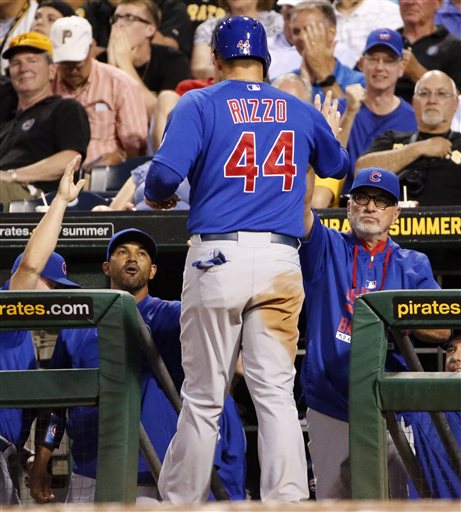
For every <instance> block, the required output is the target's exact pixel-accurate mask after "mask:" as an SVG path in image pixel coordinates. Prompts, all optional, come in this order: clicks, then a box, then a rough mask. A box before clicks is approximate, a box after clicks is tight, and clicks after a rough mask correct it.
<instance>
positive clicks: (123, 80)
mask: <svg viewBox="0 0 461 512" xmlns="http://www.w3.org/2000/svg"><path fill="white" fill-rule="evenodd" d="M53 89H54V93H55V94H59V95H60V96H63V97H64V98H74V99H75V100H77V101H78V102H80V104H81V105H82V106H83V107H84V108H85V110H86V113H87V114H88V120H89V122H90V128H91V140H90V144H89V146H88V150H87V156H86V162H92V161H93V160H96V159H97V158H98V157H100V156H101V155H104V154H106V153H112V152H114V151H119V152H122V153H123V152H125V151H126V152H129V153H130V154H131V155H132V156H134V155H135V154H143V153H144V152H145V150H146V143H147V124H148V119H147V111H146V107H145V105H144V99H143V95H142V89H141V85H140V84H139V83H138V82H137V81H136V80H135V79H134V78H132V77H131V76H129V75H128V74H127V73H125V71H122V70H121V69H118V68H116V67H114V66H111V65H109V64H104V63H102V62H98V61H97V60H93V61H92V65H91V72H90V76H89V78H88V81H87V83H86V84H85V85H84V86H83V87H82V88H80V89H78V90H72V89H70V88H68V87H67V86H66V85H65V84H64V83H63V82H62V81H61V80H59V77H57V78H56V80H55V82H54V87H53Z"/></svg>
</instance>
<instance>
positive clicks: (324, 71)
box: [290, 0, 365, 100]
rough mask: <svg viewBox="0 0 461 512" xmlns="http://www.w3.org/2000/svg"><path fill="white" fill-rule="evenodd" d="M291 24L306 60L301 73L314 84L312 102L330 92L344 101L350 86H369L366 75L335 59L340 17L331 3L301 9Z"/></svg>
mask: <svg viewBox="0 0 461 512" xmlns="http://www.w3.org/2000/svg"><path fill="white" fill-rule="evenodd" d="M290 23H291V32H292V37H293V43H294V45H295V46H296V49H297V50H298V52H299V54H300V55H301V56H302V64H301V69H300V71H299V72H300V74H301V77H302V78H304V79H306V80H308V81H309V82H310V83H311V84H312V100H313V99H314V97H315V95H316V94H320V95H321V98H322V99H323V98H324V94H325V93H326V92H327V91H328V90H331V91H332V93H333V97H334V98H340V97H342V96H344V94H345V90H346V87H347V86H348V85H349V84H356V83H359V84H361V85H362V86H365V79H364V76H363V74H362V73H360V72H359V71H353V70H352V69H350V68H348V67H347V66H345V65H344V64H342V63H341V62H340V61H339V60H338V59H336V58H335V57H334V54H333V52H334V41H335V37H336V17H335V13H334V11H333V7H332V6H331V4H330V3H329V2H327V1H326V0H319V1H312V2H308V3H303V4H300V5H298V6H297V7H295V8H294V10H293V12H292V14H291V21H290Z"/></svg>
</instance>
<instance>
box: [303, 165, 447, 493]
mask: <svg viewBox="0 0 461 512" xmlns="http://www.w3.org/2000/svg"><path fill="white" fill-rule="evenodd" d="M311 179H313V177H311ZM350 192H351V198H350V199H349V201H348V204H347V218H348V220H349V223H350V232H348V233H344V232H338V231H336V230H334V229H330V228H327V227H325V226H323V225H322V224H321V222H320V220H319V217H318V216H317V214H316V213H315V212H313V211H312V210H311V208H310V203H308V204H307V208H306V219H305V222H306V228H307V230H308V239H307V240H306V241H304V242H303V243H302V246H301V249H300V259H301V267H302V270H303V280H304V289H305V293H306V303H305V304H306V306H305V307H306V353H307V355H306V357H305V358H304V360H303V363H302V368H301V375H300V380H301V385H302V390H303V396H304V400H305V403H306V405H307V407H308V410H307V421H308V432H309V452H310V455H311V458H312V463H313V471H314V475H315V477H316V480H317V482H316V496H317V499H325V498H337V499H350V498H351V490H350V469H349V424H348V385H349V356H350V342H351V334H352V333H351V329H352V316H353V313H354V305H355V299H356V297H357V296H358V295H360V294H363V293H368V292H373V291H379V290H411V289H438V288H439V285H438V284H437V282H436V281H435V280H434V277H433V275H432V269H431V265H430V263H429V260H428V258H427V256H426V255H425V254H422V253H420V252H416V251H413V250H407V249H402V248H401V247H400V246H399V245H398V244H396V243H395V242H394V241H393V240H392V239H391V237H390V236H389V229H390V227H391V225H392V224H393V223H394V222H395V221H396V220H397V218H398V217H399V215H400V208H399V206H398V201H399V194H400V187H399V179H398V177H397V176H396V175H395V174H394V173H392V172H390V171H389V170H386V169H381V168H376V167H374V168H366V169H362V170H361V171H359V172H358V174H357V176H356V177H355V180H354V183H353V184H352V187H351V191H350ZM412 334H414V335H415V336H416V337H417V338H419V339H420V340H422V341H426V342H440V341H445V340H446V339H447V338H448V337H449V335H450V331H449V330H419V331H414V332H413V333H412ZM406 369H407V368H406V365H405V363H404V361H403V358H402V357H401V355H400V354H399V353H397V352H395V351H391V352H389V354H388V364H387V370H388V371H404V370H406ZM389 469H390V471H389V491H390V497H391V498H405V497H406V496H407V491H406V489H407V485H406V483H407V476H406V473H405V470H404V468H403V465H402V462H401V460H400V457H399V456H398V454H397V452H396V448H395V446H394V445H393V443H392V442H391V441H389ZM401 478H403V481H402V479H401Z"/></svg>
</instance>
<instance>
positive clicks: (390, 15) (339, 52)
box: [333, 0, 403, 68]
mask: <svg viewBox="0 0 461 512" xmlns="http://www.w3.org/2000/svg"><path fill="white" fill-rule="evenodd" d="M333 8H334V10H335V15H336V46H335V57H336V58H337V59H338V60H339V61H340V62H342V63H343V64H345V65H346V66H349V67H350V68H354V67H355V66H356V65H357V63H358V61H359V59H360V57H361V56H362V54H363V49H364V48H365V42H366V40H367V37H368V34H369V33H370V32H372V31H373V30H375V29H377V28H380V27H382V26H386V27H387V28H390V29H392V30H396V29H398V28H400V27H401V26H402V25H403V22H402V18H401V16H400V12H399V7H398V5H397V4H396V3H394V2H392V1H391V0H335V2H333Z"/></svg>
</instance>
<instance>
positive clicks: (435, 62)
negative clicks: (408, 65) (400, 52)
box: [395, 25, 461, 102]
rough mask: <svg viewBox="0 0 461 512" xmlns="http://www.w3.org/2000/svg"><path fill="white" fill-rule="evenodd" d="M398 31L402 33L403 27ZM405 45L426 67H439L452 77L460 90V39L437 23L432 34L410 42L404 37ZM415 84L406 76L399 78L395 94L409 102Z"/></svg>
mask: <svg viewBox="0 0 461 512" xmlns="http://www.w3.org/2000/svg"><path fill="white" fill-rule="evenodd" d="M398 32H400V33H401V34H402V33H403V29H399V30H398ZM404 43H405V47H406V48H408V47H411V49H412V52H413V53H414V55H415V57H416V59H417V60H418V62H419V63H420V64H421V65H422V66H424V67H425V68H426V69H428V70H431V69H439V70H440V71H443V72H444V73H446V74H447V75H448V76H449V77H450V78H452V79H453V80H454V81H455V83H456V87H457V88H458V90H461V64H460V57H461V39H458V38H457V37H455V36H453V35H451V34H450V33H449V32H448V30H447V29H446V28H445V27H444V26H443V25H437V29H436V30H435V32H433V33H432V34H430V35H428V36H425V37H422V38H421V39H418V41H415V42H414V43H410V42H409V41H408V40H407V39H406V38H405V37H404ZM414 88H415V84H414V82H412V81H411V80H410V79H408V78H406V77H402V78H399V79H398V81H397V86H396V88H395V94H396V95H397V96H402V97H403V99H404V100H406V101H408V102H411V99H412V98H413V92H414Z"/></svg>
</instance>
